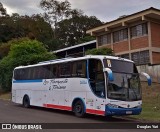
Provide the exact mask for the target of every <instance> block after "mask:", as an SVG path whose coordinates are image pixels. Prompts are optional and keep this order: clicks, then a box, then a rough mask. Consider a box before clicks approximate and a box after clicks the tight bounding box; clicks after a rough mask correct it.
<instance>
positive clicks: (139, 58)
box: [131, 50, 150, 65]
mask: <svg viewBox="0 0 160 132" xmlns="http://www.w3.org/2000/svg"><path fill="white" fill-rule="evenodd" d="M131 57H132V60H133V61H134V62H135V64H136V65H142V64H148V63H149V62H150V59H149V51H148V50H146V51H141V52H135V53H132V54H131Z"/></svg>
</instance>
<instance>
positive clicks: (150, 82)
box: [141, 72, 152, 86]
mask: <svg viewBox="0 0 160 132" xmlns="http://www.w3.org/2000/svg"><path fill="white" fill-rule="evenodd" d="M141 75H143V76H145V77H146V78H147V81H148V86H151V84H152V79H151V77H150V76H149V75H148V74H147V73H145V72H141Z"/></svg>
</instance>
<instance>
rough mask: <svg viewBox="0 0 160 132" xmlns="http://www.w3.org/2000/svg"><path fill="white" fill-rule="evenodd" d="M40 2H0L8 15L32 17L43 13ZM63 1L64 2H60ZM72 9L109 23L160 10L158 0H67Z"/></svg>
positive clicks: (33, 0)
mask: <svg viewBox="0 0 160 132" xmlns="http://www.w3.org/2000/svg"><path fill="white" fill-rule="evenodd" d="M40 1H41V0H0V2H1V3H2V4H3V6H4V7H5V8H6V9H7V13H8V14H10V15H11V14H12V13H19V14H20V15H32V14H37V13H43V12H44V11H43V10H42V9H41V8H40V6H39V3H40ZM61 1H64V0H61ZM68 1H69V2H70V3H71V7H72V9H74V8H77V9H81V10H83V11H84V13H85V14H86V15H88V16H96V17H97V18H98V19H100V20H101V21H103V22H109V21H112V20H115V19H117V18H118V17H119V16H122V15H130V14H133V13H136V12H138V11H141V10H144V9H147V8H150V7H154V8H157V9H160V0H68Z"/></svg>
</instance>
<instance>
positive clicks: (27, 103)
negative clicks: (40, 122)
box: [23, 95, 30, 108]
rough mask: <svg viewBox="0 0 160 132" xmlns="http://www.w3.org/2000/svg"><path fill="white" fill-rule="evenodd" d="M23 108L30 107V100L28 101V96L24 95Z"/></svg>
mask: <svg viewBox="0 0 160 132" xmlns="http://www.w3.org/2000/svg"><path fill="white" fill-rule="evenodd" d="M23 106H24V107H25V108H29V107H30V100H29V97H28V95H25V96H24V98H23Z"/></svg>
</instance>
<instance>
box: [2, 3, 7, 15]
mask: <svg viewBox="0 0 160 132" xmlns="http://www.w3.org/2000/svg"><path fill="white" fill-rule="evenodd" d="M6 15H7V11H6V9H5V8H4V7H3V4H2V3H1V2H0V16H6Z"/></svg>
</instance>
